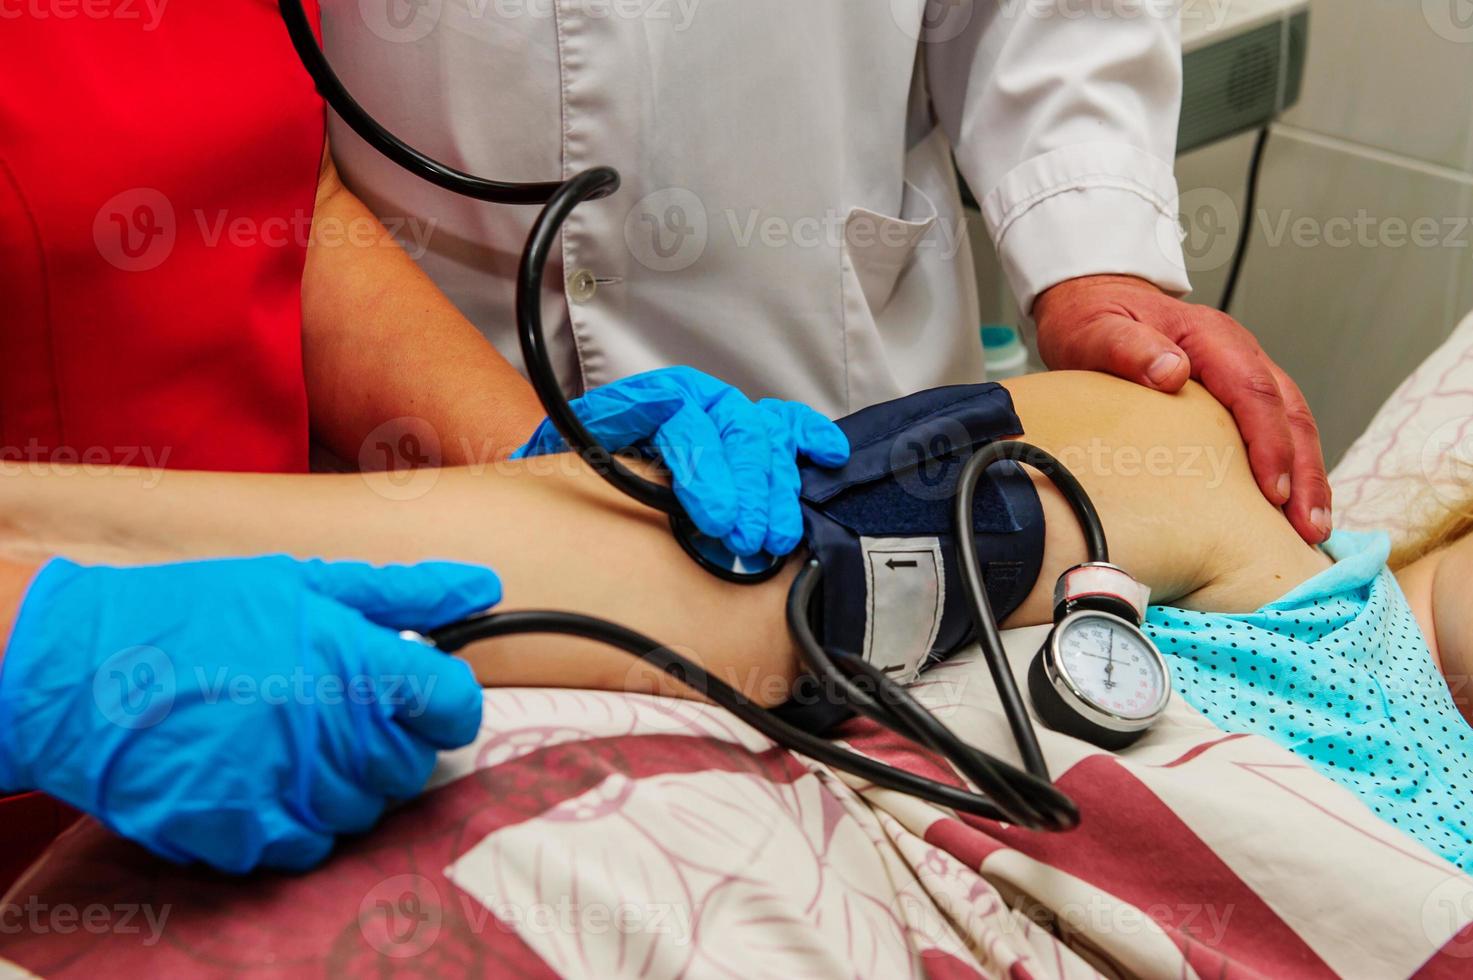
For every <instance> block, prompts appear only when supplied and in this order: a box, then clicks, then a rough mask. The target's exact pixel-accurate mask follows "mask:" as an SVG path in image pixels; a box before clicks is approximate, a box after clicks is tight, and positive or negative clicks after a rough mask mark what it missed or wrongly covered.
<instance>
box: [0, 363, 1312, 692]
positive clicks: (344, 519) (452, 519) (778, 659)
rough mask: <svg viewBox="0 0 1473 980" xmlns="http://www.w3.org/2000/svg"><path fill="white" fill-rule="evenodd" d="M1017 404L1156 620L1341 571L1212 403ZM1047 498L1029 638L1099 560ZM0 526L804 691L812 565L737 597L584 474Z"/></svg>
mask: <svg viewBox="0 0 1473 980" xmlns="http://www.w3.org/2000/svg"><path fill="white" fill-rule="evenodd" d="M1008 387H1009V388H1010V389H1011V390H1012V392H1013V395H1014V398H1015V400H1016V403H1017V407H1018V412H1019V415H1020V417H1021V418H1022V419H1023V421H1024V425H1025V426H1026V427H1027V429H1028V438H1029V439H1030V440H1032V441H1034V442H1036V443H1038V444H1040V445H1042V446H1043V447H1044V448H1046V449H1049V450H1050V451H1052V452H1054V453H1055V454H1056V455H1058V456H1060V457H1061V458H1062V459H1063V461H1064V462H1065V463H1066V464H1067V465H1069V466H1070V467H1071V468H1072V469H1073V470H1075V472H1076V474H1077V475H1078V477H1079V478H1080V480H1081V481H1082V482H1083V483H1084V485H1085V487H1086V489H1087V490H1088V491H1089V493H1090V494H1091V495H1092V496H1093V497H1094V499H1095V501H1096V503H1097V504H1098V506H1099V507H1100V510H1101V512H1102V514H1103V517H1104V520H1105V524H1106V530H1107V531H1108V533H1109V535H1110V538H1111V542H1112V546H1113V557H1114V558H1115V560H1116V561H1118V562H1119V563H1120V564H1122V565H1124V566H1125V567H1126V568H1128V569H1130V570H1131V571H1132V573H1133V574H1135V575H1136V576H1137V577H1138V578H1140V579H1141V580H1142V581H1144V582H1146V583H1147V584H1149V585H1150V586H1151V587H1152V589H1153V590H1154V592H1155V594H1156V599H1157V600H1158V601H1176V602H1179V603H1181V604H1188V605H1193V606H1196V607H1200V608H1217V609H1223V610H1232V609H1251V608H1253V607H1255V606H1257V605H1260V604H1262V603H1263V602H1265V601H1268V600H1270V599H1273V598H1276V597H1277V596H1278V595H1279V594H1282V593H1283V592H1284V591H1286V590H1287V589H1288V588H1290V587H1292V586H1293V585H1295V584H1297V583H1298V582H1299V581H1302V580H1303V579H1304V578H1306V577H1308V576H1309V575H1312V574H1314V572H1315V571H1317V570H1319V569H1320V568H1322V567H1324V564H1325V559H1324V558H1323V556H1321V555H1319V553H1318V552H1317V551H1315V550H1314V549H1312V548H1309V547H1308V546H1306V545H1304V544H1303V543H1302V542H1301V541H1300V539H1299V537H1298V535H1297V534H1295V533H1294V531H1293V529H1292V528H1291V527H1290V526H1289V524H1288V522H1287V521H1285V520H1284V518H1283V517H1282V515H1280V514H1279V513H1278V512H1277V511H1276V510H1275V509H1274V508H1273V507H1272V506H1270V505H1268V504H1267V503H1266V502H1265V501H1264V499H1263V496H1262V494H1260V493H1259V492H1258V489H1257V487H1256V485H1255V484H1254V482H1253V479H1252V476H1251V473H1250V472H1249V470H1248V466H1247V460H1246V458H1245V456H1244V453H1243V449H1242V444H1241V442H1240V441H1239V440H1238V436H1237V430H1236V429H1235V428H1234V427H1233V425H1232V423H1231V419H1230V418H1229V416H1228V415H1227V413H1226V412H1225V411H1223V410H1222V409H1221V408H1220V407H1219V406H1218V405H1217V403H1216V402H1215V401H1213V400H1212V399H1211V398H1210V397H1208V396H1207V395H1206V394H1205V393H1204V392H1202V391H1201V389H1197V388H1195V387H1194V386H1193V387H1190V388H1189V389H1188V392H1187V393H1186V394H1183V395H1177V396H1171V395H1162V394H1159V393H1155V392H1150V391H1147V390H1146V389H1143V388H1140V387H1139V386H1137V385H1132V384H1129V383H1127V382H1123V381H1118V380H1116V379H1113V378H1108V377H1105V376H1103V375H1094V374H1069V373H1055V374H1048V375H1038V376H1033V377H1029V378H1021V379H1016V380H1015V381H1010V382H1009V383H1008ZM1153 460H1154V462H1153ZM155 482H156V484H157V485H152V486H150V485H149V484H151V483H155ZM1040 486H1041V488H1042V492H1043V494H1044V499H1045V507H1046V510H1047V515H1048V539H1047V541H1048V543H1047V553H1046V560H1045V569H1044V572H1043V575H1042V576H1040V579H1039V582H1038V584H1037V585H1036V586H1035V588H1034V590H1033V593H1032V594H1031V595H1030V597H1029V599H1028V600H1027V602H1026V603H1025V604H1024V606H1023V607H1022V608H1021V609H1020V610H1019V611H1018V612H1017V613H1016V614H1015V615H1014V616H1013V617H1012V618H1011V619H1010V621H1009V622H1008V623H1007V624H1006V625H1010V626H1016V625H1026V624H1028V623H1038V622H1045V621H1047V619H1048V616H1049V598H1050V595H1051V590H1052V586H1053V581H1054V579H1055V578H1056V577H1057V575H1058V573H1059V572H1060V571H1061V570H1062V569H1063V568H1065V567H1067V566H1068V565H1069V564H1072V563H1074V562H1077V561H1080V560H1082V559H1083V557H1084V551H1083V543H1082V538H1081V537H1080V535H1079V533H1078V531H1077V529H1076V528H1075V526H1074V522H1073V518H1072V516H1070V515H1069V513H1068V511H1067V509H1066V508H1065V506H1064V504H1063V502H1062V500H1060V499H1059V498H1058V497H1057V496H1056V495H1055V494H1054V492H1053V491H1052V489H1051V488H1050V487H1048V486H1047V485H1046V484H1044V483H1040ZM0 515H4V518H3V519H4V520H5V524H4V525H3V526H0V556H3V557H8V558H12V559H15V560H19V561H35V560H38V559H42V558H44V557H46V556H48V555H50V554H64V555H68V556H70V557H73V558H75V559H77V560H82V561H98V562H114V563H125V562H143V561H166V560H179V559H186V558H199V557H211V556H223V555H249V554H262V553H271V552H286V553H290V554H293V555H297V556H320V557H328V558H359V559H365V560H369V561H375V562H403V561H414V560H419V559H425V558H448V559H458V560H464V561H471V562H477V563H482V564H486V565H489V566H491V567H493V568H495V569H496V570H497V571H498V572H499V573H500V575H501V576H502V579H503V581H504V583H505V590H506V599H505V602H504V604H503V606H502V607H501V608H504V609H526V608H552V609H565V610H571V611H576V612H582V613H587V614H591V615H595V616H600V617H603V618H606V619H611V620H614V621H616V622H620V623H623V624H624V625H626V626H629V627H632V628H634V629H637V630H640V631H641V632H645V633H647V634H649V635H651V636H652V637H654V638H656V639H658V640H660V641H662V642H665V643H668V644H670V645H671V646H674V647H677V648H681V649H683V650H684V651H685V652H686V653H687V654H688V655H690V656H691V657H692V658H693V659H696V660H697V661H699V662H701V663H703V664H704V665H705V666H706V668H707V669H708V670H711V671H712V672H713V673H715V674H717V676H720V677H722V678H723V679H725V680H727V681H728V682H730V683H733V684H736V685H737V686H739V687H741V688H743V689H744V690H745V691H746V692H747V693H748V694H749V695H750V696H752V697H754V698H756V699H757V700H759V701H761V702H764V703H772V702H775V701H780V700H783V699H784V698H785V697H786V695H787V687H788V683H789V682H790V681H791V679H792V678H793V677H794V676H795V674H796V672H797V661H796V654H795V651H794V649H793V646H792V643H791V640H790V639H789V637H788V633H787V629H786V625H785V623H784V617H783V608H784V599H785V597H786V592H787V588H788V585H789V583H790V581H791V575H792V574H793V571H794V569H795V568H796V563H790V566H789V569H788V571H787V573H786V574H784V575H781V576H779V577H777V578H776V579H774V580H773V581H771V582H768V583H766V584H763V585H760V586H738V585H731V584H728V583H725V582H722V581H719V580H717V579H715V578H713V577H712V576H710V575H707V574H706V573H704V572H702V571H700V570H699V569H698V568H697V567H696V566H695V565H694V564H693V563H692V562H691V561H690V559H689V558H688V557H687V556H686V555H685V554H684V552H683V551H681V549H680V548H679V546H678V545H677V544H676V543H675V541H674V540H673V539H672V537H671V535H670V532H669V528H668V525H667V523H666V521H665V519H664V518H663V517H662V516H660V515H658V514H654V513H652V512H650V511H648V510H646V509H644V508H642V507H641V506H639V505H638V504H635V503H633V502H631V501H629V500H628V499H626V498H624V497H623V496H621V495H620V494H618V493H617V492H615V491H613V490H612V489H610V488H609V487H608V486H607V485H606V484H605V483H604V482H603V481H602V480H600V479H599V478H598V477H597V476H596V475H594V474H593V473H592V472H591V471H589V470H588V469H587V468H586V467H585V466H584V465H583V464H582V463H581V462H580V461H579V460H577V459H576V458H575V457H571V456H562V457H548V458H543V459H534V460H525V461H518V462H505V463H498V464H496V465H495V466H494V467H493V468H491V469H488V470H487V471H485V472H475V471H472V470H464V469H462V470H445V471H442V472H439V473H438V474H431V473H425V472H421V473H419V474H418V475H416V476H414V477H413V478H412V479H408V480H406V477H405V476H404V475H403V474H401V475H398V476H395V475H393V474H376V475H371V476H357V475H347V476H310V477H281V476H256V477H251V476H246V477H242V476H238V475H230V476H224V475H215V474H201V473H165V474H141V473H137V472H121V473H113V474H109V475H84V474H76V475H73V476H71V477H68V478H65V479H62V478H51V477H35V476H19V477H7V478H4V479H0ZM468 655H469V658H470V659H471V660H472V662H473V663H474V664H475V666H476V669H477V672H478V674H479V676H480V677H481V679H482V680H483V682H485V683H488V684H497V685H549V686H576V687H596V688H611V689H635V690H648V689H656V688H658V689H673V688H670V687H669V686H668V684H669V682H666V681H664V680H663V678H662V677H659V676H656V675H655V674H654V673H653V672H652V671H647V670H645V669H643V668H641V667H639V666H638V665H637V664H635V663H634V662H633V661H632V660H631V659H630V658H629V657H628V656H627V655H626V654H623V653H621V652H618V651H612V650H608V649H606V648H603V647H600V646H597V645H595V644H590V643H580V642H575V641H569V640H566V639H562V638H553V639H543V638H524V637H516V638H508V639H505V640H498V641H494V642H491V643H486V644H482V645H480V646H478V647H476V648H473V649H472V650H470V651H468Z"/></svg>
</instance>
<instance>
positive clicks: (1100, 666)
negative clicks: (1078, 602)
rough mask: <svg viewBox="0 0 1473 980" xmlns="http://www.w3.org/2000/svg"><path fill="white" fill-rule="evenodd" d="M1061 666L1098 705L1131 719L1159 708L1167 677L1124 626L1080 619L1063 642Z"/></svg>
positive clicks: (1137, 636)
mask: <svg viewBox="0 0 1473 980" xmlns="http://www.w3.org/2000/svg"><path fill="white" fill-rule="evenodd" d="M1058 649H1059V659H1060V661H1061V664H1060V666H1062V667H1063V668H1064V671H1065V673H1067V674H1068V675H1069V679H1070V680H1072V681H1073V682H1074V686H1075V687H1076V688H1078V689H1079V690H1080V691H1081V692H1082V693H1083V694H1084V695H1085V696H1086V697H1087V698H1089V700H1090V701H1092V702H1094V704H1095V705H1097V706H1099V707H1101V708H1105V709H1107V710H1109V711H1112V712H1114V713H1115V714H1117V715H1123V716H1125V717H1127V718H1145V717H1147V716H1149V715H1150V714H1151V713H1152V712H1154V711H1155V710H1156V706H1157V705H1159V704H1160V703H1161V700H1162V694H1163V693H1164V691H1165V690H1166V683H1167V681H1166V677H1165V675H1164V674H1163V672H1162V669H1161V662H1160V661H1159V660H1158V659H1157V658H1156V655H1155V653H1154V651H1152V650H1151V649H1150V648H1149V647H1147V646H1146V641H1145V639H1144V638H1143V637H1142V636H1141V635H1140V634H1139V633H1137V632H1136V631H1135V630H1133V629H1130V628H1129V627H1127V626H1126V625H1125V624H1124V623H1118V622H1115V621H1113V620H1110V619H1106V618H1104V617H1103V616H1081V617H1079V618H1078V619H1076V620H1074V621H1073V622H1071V623H1068V624H1067V625H1066V627H1065V629H1064V631H1063V633H1061V634H1060V636H1059V640H1058Z"/></svg>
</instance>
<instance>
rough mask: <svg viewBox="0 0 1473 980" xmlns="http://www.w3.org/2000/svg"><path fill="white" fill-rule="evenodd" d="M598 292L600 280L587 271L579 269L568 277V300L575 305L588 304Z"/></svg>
mask: <svg viewBox="0 0 1473 980" xmlns="http://www.w3.org/2000/svg"><path fill="white" fill-rule="evenodd" d="M596 292H598V279H596V278H595V277H594V275H593V273H591V272H589V271H588V270H587V269H579V270H578V271H577V272H575V273H573V274H572V275H571V276H569V277H568V298H569V299H571V300H572V301H573V302H575V303H586V302H588V301H589V300H591V299H593V294H594V293H596Z"/></svg>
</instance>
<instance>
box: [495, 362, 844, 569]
mask: <svg viewBox="0 0 1473 980" xmlns="http://www.w3.org/2000/svg"><path fill="white" fill-rule="evenodd" d="M572 406H573V411H574V412H575V413H576V414H577V416H578V418H579V419H581V420H582V421H583V424H584V425H585V426H587V427H588V431H589V432H590V433H591V434H592V435H593V437H594V438H595V439H597V440H598V441H599V443H600V444H601V445H602V446H603V447H604V448H605V449H608V450H611V451H615V452H617V451H618V450H620V449H627V448H631V447H638V448H644V447H649V446H652V447H653V448H654V449H656V450H658V451H659V453H660V456H661V457H662V458H663V459H664V461H665V465H666V466H668V467H669V469H670V475H671V483H672V485H673V487H674V490H675V496H676V497H677V498H678V499H679V500H680V503H681V505H682V506H683V507H684V508H685V510H686V513H687V514H689V515H690V518H691V520H692V521H693V522H695V525H696V527H698V528H699V529H700V530H701V531H702V532H703V533H705V534H708V535H710V536H711V537H714V538H720V539H721V540H722V542H723V543H724V544H725V545H726V547H727V548H729V549H731V550H732V551H733V552H735V553H736V554H738V555H752V554H756V553H757V552H759V551H767V552H768V553H770V554H773V555H785V554H787V553H788V552H790V551H792V550H793V549H794V548H796V547H797V546H798V542H799V541H800V540H802V537H803V515H802V512H801V511H800V510H799V508H798V489H799V482H800V481H799V476H798V457H799V456H804V457H807V458H808V459H811V460H812V461H813V462H815V463H818V464H819V465H820V466H839V465H842V464H843V463H845V462H847V461H848V459H849V440H848V439H847V438H845V436H844V433H843V431H841V430H840V429H839V427H838V426H836V425H835V424H834V423H833V422H831V421H830V420H829V419H828V418H826V417H824V416H823V415H821V414H819V413H818V412H816V411H814V410H813V409H811V408H809V407H808V406H807V405H803V404H800V403H798V402H784V401H778V400H777V399H771V398H769V399H763V400H762V401H761V402H757V403H755V404H754V403H753V402H752V400H751V399H749V398H748V397H747V396H746V395H744V394H742V393H741V391H739V390H738V389H736V388H733V387H732V386H731V385H729V384H727V383H726V382H724V381H719V380H717V379H716V378H713V377H711V376H710V375H709V374H705V373H703V372H701V371H697V370H695V369H694V368H688V367H672V368H661V369H660V370H657V371H647V372H645V373H644V374H636V375H634V376H632V377H628V378H624V379H623V380H622V381H615V382H614V383H613V384H608V385H604V386H603V387H602V388H595V389H594V390H592V391H590V392H589V393H588V394H586V395H584V396H583V397H581V398H575V399H574V400H573V401H572ZM567 448H568V447H567V444H566V443H565V442H563V438H562V436H560V435H558V432H557V429H556V428H554V427H553V425H552V423H551V422H550V421H544V422H543V423H542V424H541V425H540V426H538V427H537V431H536V432H534V433H533V434H532V438H531V439H530V440H528V441H527V444H526V445H525V446H523V447H522V448H521V449H519V450H517V452H516V453H515V454H514V455H515V457H517V458H520V457H523V456H540V455H543V454H546V453H557V452H566V451H567Z"/></svg>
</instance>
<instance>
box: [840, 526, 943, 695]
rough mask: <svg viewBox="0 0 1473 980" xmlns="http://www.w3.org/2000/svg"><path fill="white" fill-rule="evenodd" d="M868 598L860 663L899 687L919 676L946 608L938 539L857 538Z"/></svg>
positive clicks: (934, 640)
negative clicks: (862, 657)
mask: <svg viewBox="0 0 1473 980" xmlns="http://www.w3.org/2000/svg"><path fill="white" fill-rule="evenodd" d="M859 547H860V550H861V552H862V554H863V555H864V585H865V594H866V597H867V601H866V608H865V617H866V618H865V624H864V659H865V660H868V661H869V662H870V663H872V664H874V665H875V666H876V667H878V668H880V669H881V670H883V671H884V672H885V673H886V674H889V675H890V679H891V680H893V681H895V682H896V683H899V684H909V683H910V682H911V681H913V680H915V679H916V676H917V675H919V674H920V672H921V667H922V666H923V665H924V664H925V662H926V655H927V654H928V653H930V651H931V645H932V644H933V643H935V642H936V634H937V632H938V631H940V629H941V612H942V610H943V609H945V608H946V574H945V569H946V566H945V564H944V563H943V559H942V557H941V541H940V540H939V539H938V538H860V539H859Z"/></svg>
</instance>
